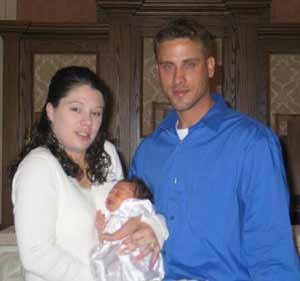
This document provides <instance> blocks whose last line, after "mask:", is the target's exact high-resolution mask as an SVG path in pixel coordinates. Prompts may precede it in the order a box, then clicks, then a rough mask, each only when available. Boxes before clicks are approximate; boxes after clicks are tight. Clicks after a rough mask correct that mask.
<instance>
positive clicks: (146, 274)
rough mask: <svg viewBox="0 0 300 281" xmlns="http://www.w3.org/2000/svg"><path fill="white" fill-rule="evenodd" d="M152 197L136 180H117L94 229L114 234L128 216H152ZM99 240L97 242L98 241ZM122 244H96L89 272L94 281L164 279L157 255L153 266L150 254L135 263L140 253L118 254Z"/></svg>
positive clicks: (140, 182)
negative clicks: (104, 211) (104, 212)
mask: <svg viewBox="0 0 300 281" xmlns="http://www.w3.org/2000/svg"><path fill="white" fill-rule="evenodd" d="M151 200H152V194H151V192H150V190H149V189H148V187H147V186H146V185H145V183H144V182H143V181H142V180H140V179H138V178H132V179H130V180H128V179H126V180H121V181H119V182H117V184H116V185H115V186H114V187H113V189H112V190H111V191H110V193H109V194H108V196H107V199H106V202H105V204H106V208H107V210H108V211H109V213H108V214H106V216H104V215H99V216H98V219H97V228H98V231H99V235H100V238H101V233H114V232H115V231H117V230H119V229H120V228H121V226H122V225H123V224H124V223H125V222H126V221H127V220H128V219H129V218H131V217H136V216H144V217H149V216H152V215H153V214H155V211H154V208H153V206H152V204H151ZM100 240H101V239H100ZM121 243H122V241H114V242H108V241H104V242H100V243H99V245H98V246H97V247H96V248H95V249H94V250H93V252H92V254H91V260H92V269H93V272H94V275H95V280H97V281H116V280H120V281H121V280H122V281H160V280H162V279H163V277H164V269H163V262H162V257H161V255H160V256H159V258H158V260H157V262H156V263H155V265H154V266H152V267H151V266H150V264H151V254H149V255H148V256H146V257H145V258H144V259H143V260H138V259H136V257H137V256H138V255H139V253H140V250H139V249H137V250H134V251H133V252H131V253H128V254H120V253H119V250H120V248H121Z"/></svg>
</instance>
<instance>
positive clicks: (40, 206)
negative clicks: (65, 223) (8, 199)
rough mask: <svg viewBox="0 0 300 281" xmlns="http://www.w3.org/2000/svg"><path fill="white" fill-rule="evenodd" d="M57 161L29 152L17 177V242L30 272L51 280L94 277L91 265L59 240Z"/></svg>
mask: <svg viewBox="0 0 300 281" xmlns="http://www.w3.org/2000/svg"><path fill="white" fill-rule="evenodd" d="M56 165H57V163H56V162H55V160H54V159H53V158H51V157H46V156H45V155H33V156H32V155H30V156H29V157H28V156H27V157H26V158H25V159H24V160H23V162H22V163H21V164H20V166H19V168H18V171H17V173H16V174H15V177H14V179H13V193H12V200H13V204H14V218H15V227H16V235H17V242H18V247H19V252H20V258H21V261H22V264H23V267H24V268H25V270H26V271H27V272H28V273H31V274H34V275H36V276H39V277H40V278H42V279H45V280H51V281H75V280H78V281H82V280H85V281H91V280H93V279H92V275H91V271H90V268H89V266H88V265H86V264H83V263H82V261H80V260H78V259H77V258H75V257H73V256H72V255H71V254H70V253H68V252H67V251H66V250H64V249H63V248H62V247H60V246H59V245H58V244H57V241H56V236H55V230H56V219H57V204H58V202H57V201H58V198H57V190H56V189H57V181H59V178H58V176H57V166H56Z"/></svg>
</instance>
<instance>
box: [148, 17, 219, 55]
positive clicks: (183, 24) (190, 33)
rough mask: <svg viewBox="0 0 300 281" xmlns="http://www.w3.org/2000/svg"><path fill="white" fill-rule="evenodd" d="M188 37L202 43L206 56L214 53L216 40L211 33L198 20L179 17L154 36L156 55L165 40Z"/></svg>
mask: <svg viewBox="0 0 300 281" xmlns="http://www.w3.org/2000/svg"><path fill="white" fill-rule="evenodd" d="M181 38H187V39H190V40H193V41H198V42H200V43H201V44H202V47H203V51H204V55H205V57H206V58H208V57H209V56H212V55H213V53H214V48H215V46H214V41H213V36H212V35H211V33H210V32H209V31H208V30H207V29H206V28H205V27H204V26H202V25H201V24H199V23H198V22H197V21H196V20H193V19H190V18H185V17H178V18H175V19H173V20H171V21H169V22H168V23H167V24H166V25H165V26H164V27H163V28H162V29H161V30H160V31H158V33H157V34H156V36H155V37H154V40H153V48H154V53H155V56H156V57H157V52H158V49H159V45H160V44H161V43H163V42H165V41H169V40H174V39H181Z"/></svg>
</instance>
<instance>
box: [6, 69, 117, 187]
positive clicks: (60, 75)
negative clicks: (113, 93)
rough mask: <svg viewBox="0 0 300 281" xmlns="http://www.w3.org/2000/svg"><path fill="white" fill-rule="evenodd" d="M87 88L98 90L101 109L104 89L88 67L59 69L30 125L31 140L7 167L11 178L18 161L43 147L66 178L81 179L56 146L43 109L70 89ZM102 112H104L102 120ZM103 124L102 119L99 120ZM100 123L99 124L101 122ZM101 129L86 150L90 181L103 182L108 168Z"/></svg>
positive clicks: (105, 101)
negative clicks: (55, 161)
mask: <svg viewBox="0 0 300 281" xmlns="http://www.w3.org/2000/svg"><path fill="white" fill-rule="evenodd" d="M82 85H88V86H90V87H91V88H92V89H95V90H98V91H100V93H101V94H102V96H103V99H104V105H105V109H106V108H107V106H108V88H107V87H106V86H105V84H104V83H103V82H102V81H101V80H100V78H99V77H98V76H97V75H96V74H95V73H94V72H93V71H91V70H90V69H89V68H86V67H81V66H69V67H65V68H62V69H59V70H58V71H57V72H56V73H55V75H54V76H53V77H52V79H51V81H50V85H49V90H48V96H47V100H46V102H45V105H44V107H43V108H42V112H41V115H40V119H39V121H38V122H37V123H36V124H35V125H34V126H33V128H32V131H31V137H30V140H29V141H28V143H27V144H25V146H24V148H23V150H22V152H21V154H20V157H19V159H18V160H17V161H16V163H14V164H13V165H12V166H11V175H12V176H13V175H14V173H15V171H16V169H17V167H18V165H19V163H20V162H21V161H22V159H23V158H24V157H25V156H26V155H27V154H28V153H29V152H30V151H31V150H33V149H34V148H36V147H39V146H43V147H47V148H48V149H49V150H50V151H51V153H52V154H53V155H54V156H55V157H56V158H57V160H58V161H59V163H60V164H61V166H62V168H63V169H64V171H65V172H66V174H67V175H68V176H71V177H74V178H77V179H81V177H82V176H83V171H82V170H81V168H80V166H79V165H78V164H77V163H75V162H74V161H73V160H72V158H71V157H69V156H68V154H67V153H66V152H65V151H64V150H63V148H62V147H61V145H60V144H59V142H58V140H57V138H56V136H55V134H54V132H53V130H52V128H51V121H50V120H49V119H48V117H47V112H46V106H47V104H48V103H51V104H52V106H53V107H54V108H56V107H57V106H58V105H59V102H60V100H61V99H62V98H64V97H66V96H67V95H68V94H69V92H70V90H72V89H74V88H76V87H79V86H82ZM105 113H106V110H105V111H104V117H105V115H106V114H105ZM103 121H104V122H105V120H103ZM102 123H103V122H102ZM104 131H105V130H103V126H102V125H101V128H100V129H99V131H98V133H97V135H96V137H95V140H94V141H93V143H92V144H91V145H90V147H89V148H88V149H87V151H86V155H85V160H86V162H87V170H86V173H87V177H88V178H89V180H90V181H91V182H98V183H100V184H101V183H103V182H104V181H105V180H106V177H107V173H108V168H109V166H110V165H111V159H110V156H109V155H108V154H107V153H106V152H105V151H104V142H105V140H106V134H105V132H104Z"/></svg>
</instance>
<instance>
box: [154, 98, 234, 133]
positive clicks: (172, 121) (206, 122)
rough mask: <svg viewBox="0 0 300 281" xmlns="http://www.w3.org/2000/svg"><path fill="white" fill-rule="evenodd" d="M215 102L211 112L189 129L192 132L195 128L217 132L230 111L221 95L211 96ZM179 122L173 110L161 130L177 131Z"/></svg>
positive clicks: (161, 125)
mask: <svg viewBox="0 0 300 281" xmlns="http://www.w3.org/2000/svg"><path fill="white" fill-rule="evenodd" d="M211 95H212V98H213V100H214V105H213V106H212V107H211V108H210V109H209V111H208V112H207V113H206V114H205V115H204V117H203V118H201V120H200V121H198V122H197V123H196V124H195V125H193V126H192V127H191V128H189V129H190V130H191V131H192V130H193V129H194V128H198V127H199V126H206V127H208V128H209V129H211V130H213V131H215V132H217V131H218V129H219V127H220V125H221V121H222V119H223V118H224V113H225V112H226V111H227V110H229V107H228V105H227V104H226V102H225V100H224V99H223V97H222V96H221V95H220V94H219V93H213V94H211ZM177 120H178V115H177V112H176V110H175V109H172V110H171V112H170V113H169V114H168V115H167V117H166V118H165V119H164V120H163V121H162V123H161V124H160V126H159V128H160V129H162V130H170V131H175V129H176V122H177Z"/></svg>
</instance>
